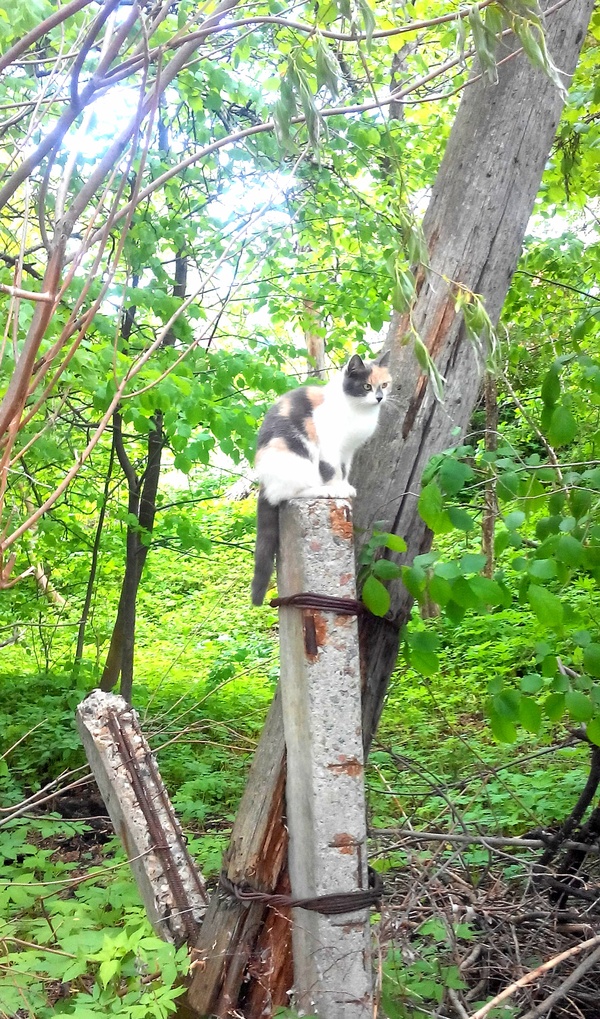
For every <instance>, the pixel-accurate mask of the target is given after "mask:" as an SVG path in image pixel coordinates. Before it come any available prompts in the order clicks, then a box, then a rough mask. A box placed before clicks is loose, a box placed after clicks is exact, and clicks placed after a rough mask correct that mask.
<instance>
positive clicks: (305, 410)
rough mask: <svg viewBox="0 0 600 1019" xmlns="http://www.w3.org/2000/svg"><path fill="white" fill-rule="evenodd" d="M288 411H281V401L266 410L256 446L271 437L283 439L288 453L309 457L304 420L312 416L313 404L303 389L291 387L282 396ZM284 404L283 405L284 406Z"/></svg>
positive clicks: (260, 447)
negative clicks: (288, 391) (289, 390)
mask: <svg viewBox="0 0 600 1019" xmlns="http://www.w3.org/2000/svg"><path fill="white" fill-rule="evenodd" d="M283 399H284V400H285V401H286V404H287V409H288V413H287V414H285V413H282V401H280V400H279V401H278V402H277V403H276V404H275V405H274V406H273V407H271V410H270V411H269V412H268V414H267V416H266V417H265V420H264V421H263V423H262V425H261V427H260V431H259V433H258V448H259V449H262V448H264V446H268V444H269V442H271V440H272V439H283V441H284V442H285V444H286V446H287V447H288V449H289V451H290V453H295V454H296V455H297V456H303V457H306V458H307V459H308V458H309V457H310V453H309V448H308V442H309V438H308V436H307V434H306V425H305V421H306V419H307V418H311V417H312V412H313V405H312V403H311V402H310V400H309V398H308V395H307V393H306V392H305V390H304V389H302V388H300V389H293V390H292V391H291V392H290V393H288V394H287V395H286V396H285V397H284V398H283ZM286 404H284V406H286Z"/></svg>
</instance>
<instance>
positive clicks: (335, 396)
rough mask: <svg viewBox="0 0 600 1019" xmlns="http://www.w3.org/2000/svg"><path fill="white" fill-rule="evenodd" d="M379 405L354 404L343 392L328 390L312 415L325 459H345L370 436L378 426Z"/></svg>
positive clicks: (341, 460) (338, 460)
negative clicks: (357, 405) (360, 405)
mask: <svg viewBox="0 0 600 1019" xmlns="http://www.w3.org/2000/svg"><path fill="white" fill-rule="evenodd" d="M378 417H379V406H378V405H375V406H364V407H360V408H359V409H357V408H356V407H353V406H352V404H351V403H350V401H349V400H347V399H346V398H345V396H344V394H343V393H341V392H336V391H334V392H332V393H328V394H327V397H326V398H325V400H324V402H323V403H322V404H321V406H320V407H317V408H316V409H315V411H314V414H313V418H314V422H315V428H316V431H317V436H318V439H319V449H320V450H321V453H322V455H323V457H324V459H326V460H329V462H332V463H335V462H337V463H345V462H347V461H349V460H351V459H352V457H353V455H354V453H355V452H356V450H357V449H359V448H360V446H362V445H363V444H364V443H365V442H366V441H367V439H370V438H371V436H372V435H373V432H374V431H375V429H376V427H377V421H378Z"/></svg>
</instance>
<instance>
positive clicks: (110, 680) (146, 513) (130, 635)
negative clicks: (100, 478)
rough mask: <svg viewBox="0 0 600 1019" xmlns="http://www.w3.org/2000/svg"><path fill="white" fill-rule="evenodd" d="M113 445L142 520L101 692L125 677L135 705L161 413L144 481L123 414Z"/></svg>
mask: <svg viewBox="0 0 600 1019" xmlns="http://www.w3.org/2000/svg"><path fill="white" fill-rule="evenodd" d="M137 280H138V277H137V276H136V277H134V286H137ZM186 287H187V255H185V254H184V252H183V251H181V250H180V251H178V252H177V254H176V256H175V282H174V284H173V296H174V297H178V298H180V299H181V300H183V299H184V297H185V291H186ZM134 318H135V307H132V308H128V310H127V311H126V313H125V319H124V322H123V330H122V333H123V337H124V339H125V340H128V339H129V337H130V335H131V330H132V328H133V322H134ZM174 344H175V333H174V332H173V330H172V329H171V330H170V331H169V332H168V333H167V335H166V336H165V339H164V343H163V346H165V347H172V346H174ZM113 422H114V432H113V439H114V447H115V450H116V453H117V457H118V460H119V463H120V464H121V467H122V469H123V473H124V475H125V477H126V478H127V485H128V489H129V498H128V507H127V508H128V511H129V513H130V514H132V515H133V516H136V517H137V518H138V525H139V527H140V528H143V532H142V531H140V530H139V529H138V527H135V528H132V527H130V526H128V527H127V548H126V553H125V575H124V577H123V583H122V585H121V595H120V598H119V607H118V609H117V618H116V621H115V626H114V629H113V632H112V636H111V640H110V647H109V649H108V655H107V658H106V664H105V666H104V672H103V673H102V679H101V681H100V689H101V690H104V691H105V692H109V691H110V690H112V689H113V688H114V687H115V686H116V684H117V682H118V680H119V676H120V677H121V686H120V690H121V696H122V697H124V698H125V700H126V701H131V692H132V688H133V659H134V651H135V621H136V606H137V594H138V588H139V586H140V580H141V579H142V573H143V570H144V565H145V562H146V557H147V555H148V548H149V537H150V535H151V534H152V531H153V528H154V518H155V516H156V494H157V492H158V482H159V479H160V464H161V457H162V450H163V446H164V443H165V438H164V434H163V415H162V412H161V411H160V410H157V411H156V413H155V414H153V416H152V424H153V426H154V427H153V428H152V429H151V431H150V432H149V433H148V446H147V454H146V470H145V472H144V476H143V483H142V479H140V478H138V476H137V475H136V472H135V470H134V468H133V464H132V463H131V461H130V459H129V457H128V456H127V452H126V450H125V446H124V443H123V436H122V433H121V415H120V414H119V412H118V411H116V412H115V415H114V418H113Z"/></svg>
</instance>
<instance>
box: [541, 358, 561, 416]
mask: <svg viewBox="0 0 600 1019" xmlns="http://www.w3.org/2000/svg"><path fill="white" fill-rule="evenodd" d="M559 399H560V378H559V375H558V366H557V365H554V364H553V365H552V367H551V369H550V371H549V372H547V374H546V377H545V378H544V381H543V382H542V400H543V401H544V403H545V404H546V406H549V407H554V405H555V404H556V403H558V401H559Z"/></svg>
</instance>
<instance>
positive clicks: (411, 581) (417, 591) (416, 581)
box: [402, 566, 427, 599]
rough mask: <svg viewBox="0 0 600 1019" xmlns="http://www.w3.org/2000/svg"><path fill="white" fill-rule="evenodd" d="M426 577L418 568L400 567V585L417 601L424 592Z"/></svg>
mask: <svg viewBox="0 0 600 1019" xmlns="http://www.w3.org/2000/svg"><path fill="white" fill-rule="evenodd" d="M426 580H427V577H426V574H425V571H424V570H422V569H421V568H420V567H419V566H403V567H402V583H403V584H404V586H405V588H406V590H407V591H408V592H409V594H412V596H413V598H417V599H419V598H420V597H421V595H422V594H423V591H424V590H425V583H426Z"/></svg>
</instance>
